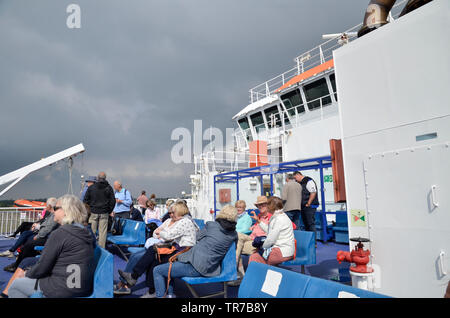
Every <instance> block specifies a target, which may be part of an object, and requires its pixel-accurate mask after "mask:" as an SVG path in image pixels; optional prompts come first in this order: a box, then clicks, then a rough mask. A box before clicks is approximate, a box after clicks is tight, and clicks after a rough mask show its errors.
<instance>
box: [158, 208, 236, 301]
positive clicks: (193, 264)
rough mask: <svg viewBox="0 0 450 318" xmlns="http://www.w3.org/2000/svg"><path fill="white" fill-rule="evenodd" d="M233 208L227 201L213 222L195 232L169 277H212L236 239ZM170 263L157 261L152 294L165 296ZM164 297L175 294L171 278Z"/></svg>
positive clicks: (218, 271)
mask: <svg viewBox="0 0 450 318" xmlns="http://www.w3.org/2000/svg"><path fill="white" fill-rule="evenodd" d="M236 219H237V211H236V208H235V207H233V206H231V205H227V206H225V207H224V208H223V209H222V210H221V211H220V212H219V214H218V215H217V217H216V220H215V221H214V222H211V221H210V222H206V224H205V227H204V228H203V229H201V230H200V231H199V232H198V233H197V243H196V244H195V245H194V246H193V247H192V248H191V249H190V250H188V251H187V252H185V253H183V254H180V255H179V256H178V261H175V262H174V263H173V264H172V268H171V277H172V278H174V277H184V276H189V277H199V276H205V277H213V276H217V275H219V274H220V272H221V268H220V267H221V266H220V265H221V263H222V260H223V258H224V257H225V255H226V254H227V252H228V250H229V248H230V246H231V244H232V243H233V242H236V241H237V233H236ZM168 272H169V264H168V263H166V264H162V265H158V266H156V267H155V268H154V270H153V279H154V281H155V291H156V293H155V294H154V295H152V296H155V297H164V296H165V293H166V281H167V276H168ZM167 293H168V294H167V297H169V298H172V297H174V294H173V280H171V282H170V284H169V286H167Z"/></svg>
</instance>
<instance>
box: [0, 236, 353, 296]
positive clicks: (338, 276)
mask: <svg viewBox="0 0 450 318" xmlns="http://www.w3.org/2000/svg"><path fill="white" fill-rule="evenodd" d="M14 242H15V239H11V238H0V251H4V250H6V249H8V248H10V247H11V246H12V245H13V244H14ZM339 250H345V251H348V244H339V243H334V242H327V243H322V242H320V241H318V242H317V254H316V264H314V265H307V266H305V272H306V274H307V275H311V276H314V277H319V278H323V279H329V280H335V281H339V282H341V283H344V284H350V274H349V266H350V264H348V263H342V264H339V263H338V262H337V260H336V253H337V251H339ZM110 252H112V253H113V255H114V282H118V281H119V275H118V272H117V270H118V269H124V268H125V265H126V261H125V260H124V259H122V258H121V257H120V256H119V255H118V253H115V252H114V251H113V250H110ZM12 262H13V259H12V258H7V257H0V288H1V291H3V289H4V288H5V286H6V284H7V283H8V281H9V279H10V278H11V276H12V273H9V272H6V271H4V270H3V267H5V266H6V265H9V264H10V263H12ZM290 269H291V270H293V271H296V272H299V273H300V271H301V267H300V266H291V267H290ZM174 284H175V286H174V292H175V294H176V296H177V297H178V298H192V297H193V296H192V294H191V293H190V292H189V290H188V288H187V287H186V286H185V285H184V283H183V282H182V281H181V280H179V279H175V280H174ZM221 288H222V285H221V284H219V283H211V284H204V285H198V286H195V289H196V291H197V292H198V294H199V295H206V294H210V293H211V294H212V293H214V292H218V291H220V290H221ZM238 289H239V288H238V287H228V297H229V298H236V297H237V295H238ZM146 292H147V287H146V286H145V275H143V276H141V277H140V278H139V280H138V283H137V284H136V285H135V286H134V287H133V288H132V294H131V295H126V296H115V297H121V298H137V297H139V296H141V295H143V294H144V293H146Z"/></svg>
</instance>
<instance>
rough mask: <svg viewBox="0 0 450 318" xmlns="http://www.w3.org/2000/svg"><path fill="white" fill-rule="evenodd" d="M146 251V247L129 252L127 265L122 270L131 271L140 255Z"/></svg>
mask: <svg viewBox="0 0 450 318" xmlns="http://www.w3.org/2000/svg"><path fill="white" fill-rule="evenodd" d="M146 251H147V250H146V249H143V250H142V251H139V252H136V253H133V254H131V256H130V258H129V259H128V263H127V266H125V270H124V272H127V273H132V272H133V268H134V266H135V265H136V264H137V262H138V261H139V260H140V258H141V257H142V255H144V254H145V252H146Z"/></svg>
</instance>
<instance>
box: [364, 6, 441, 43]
mask: <svg viewBox="0 0 450 318" xmlns="http://www.w3.org/2000/svg"><path fill="white" fill-rule="evenodd" d="M395 1H396V0H371V1H370V2H369V6H368V7H367V9H366V14H365V15H364V21H363V26H362V27H361V29H359V31H358V38H359V37H361V36H363V35H364V34H366V33H369V32H370V31H373V30H375V29H377V28H379V27H380V26H383V25H385V24H386V23H388V21H387V19H388V16H389V12H390V11H391V9H392V7H393V6H394V4H395ZM431 1H433V0H409V1H408V3H407V4H406V5H405V7H404V8H403V10H402V12H401V13H400V15H399V17H402V16H404V15H405V14H407V13H409V12H411V11H413V10H415V9H417V8H419V7H421V6H423V5H424V4H427V3H428V2H431Z"/></svg>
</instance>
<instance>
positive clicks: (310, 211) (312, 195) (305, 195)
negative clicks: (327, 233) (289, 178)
mask: <svg viewBox="0 0 450 318" xmlns="http://www.w3.org/2000/svg"><path fill="white" fill-rule="evenodd" d="M294 178H295V180H297V182H298V183H300V184H301V186H302V210H301V216H302V220H303V224H304V225H305V231H310V232H314V233H316V220H315V218H316V210H317V207H318V206H319V200H318V198H317V185H316V182H315V181H314V180H313V179H311V178H310V177H307V176H304V175H303V174H302V173H301V172H300V171H296V172H294Z"/></svg>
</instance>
